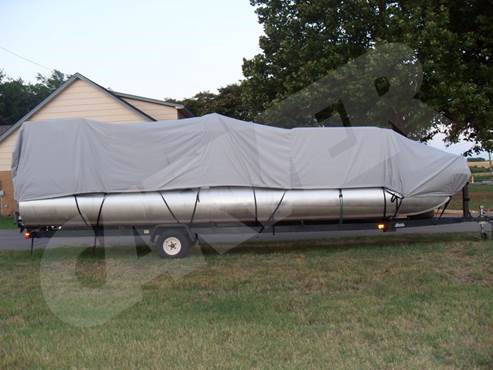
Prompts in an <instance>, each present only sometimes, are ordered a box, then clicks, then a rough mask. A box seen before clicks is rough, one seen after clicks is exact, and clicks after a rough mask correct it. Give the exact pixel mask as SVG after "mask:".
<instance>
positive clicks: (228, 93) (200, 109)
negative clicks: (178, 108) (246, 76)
mask: <svg viewBox="0 0 493 370" xmlns="http://www.w3.org/2000/svg"><path fill="white" fill-rule="evenodd" d="M242 92H243V88H242V84H231V85H228V86H225V87H222V88H220V89H218V92H217V93H211V92H209V91H204V92H200V93H198V94H196V95H195V96H194V97H192V98H188V99H185V100H183V101H181V102H180V103H182V104H184V105H185V106H186V107H187V108H188V109H189V110H190V111H191V112H192V113H193V114H195V115H196V116H202V115H204V114H208V113H220V114H224V115H226V116H229V117H233V118H238V119H248V118H249V116H248V112H249V110H248V108H247V107H246V106H245V105H244V103H243V96H242Z"/></svg>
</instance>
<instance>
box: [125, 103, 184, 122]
mask: <svg viewBox="0 0 493 370" xmlns="http://www.w3.org/2000/svg"><path fill="white" fill-rule="evenodd" d="M123 99H124V100H125V101H127V102H129V103H130V104H132V105H133V106H134V107H137V108H138V109H140V110H141V111H142V112H144V113H146V114H148V115H149V116H151V117H153V118H154V119H156V120H158V121H166V120H172V119H178V110H177V109H176V108H173V107H167V106H165V105H161V104H155V103H149V102H145V101H141V100H136V99H129V98H123Z"/></svg>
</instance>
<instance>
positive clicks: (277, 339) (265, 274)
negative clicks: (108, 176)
mask: <svg viewBox="0 0 493 370" xmlns="http://www.w3.org/2000/svg"><path fill="white" fill-rule="evenodd" d="M197 250H198V248H197ZM41 255H42V251H36V253H35V256H34V257H33V258H31V257H30V256H29V254H28V253H27V252H0V298H1V304H0V367H1V368H12V367H18V368H30V367H37V368H60V367H64V368H68V367H78V368H79V367H80V368H95V367H98V368H101V367H118V368H122V367H125V368H128V367H131V368H137V367H152V368H163V367H170V368H181V369H190V368H204V369H205V368H293V369H302V368H375V367H377V368H404V367H405V368H415V369H418V368H419V369H421V368H485V369H486V368H492V367H493V243H492V242H489V241H487V242H482V241H480V240H478V238H477V236H476V235H468V234H467V235H455V236H447V235H443V236H398V235H388V236H381V237H376V238H365V239H353V240H334V241H319V242H304V243H285V244H269V245H263V246H258V245H257V246H253V245H249V246H246V247H242V248H237V249H234V250H233V251H231V252H230V253H228V254H226V255H223V256H219V255H215V254H212V253H208V254H206V255H205V258H204V257H203V256H202V255H201V254H200V253H197V252H196V254H195V255H194V256H192V257H190V258H188V259H185V260H181V261H161V260H159V259H158V258H157V257H154V255H149V256H147V257H145V258H150V259H149V261H148V262H149V266H151V265H155V264H160V265H161V266H170V267H172V266H175V267H176V266H177V264H183V265H190V266H191V265H193V264H194V263H197V262H200V263H199V264H198V266H199V268H195V269H192V272H191V273H190V274H187V275H185V276H182V277H181V278H179V279H173V278H171V277H170V276H169V275H167V274H164V275H162V276H159V277H156V278H154V279H152V280H150V281H149V282H147V283H146V284H144V285H143V297H142V300H140V301H139V302H138V303H137V304H136V305H135V306H133V307H131V308H129V309H127V310H125V311H123V312H122V313H120V314H119V315H117V316H116V317H114V318H113V319H111V320H110V321H109V322H107V323H105V324H103V325H101V326H96V327H91V328H77V327H74V326H71V325H68V324H66V323H64V322H63V321H61V320H60V319H59V318H57V316H55V314H54V313H53V312H52V311H51V310H50V309H49V307H48V306H47V304H46V301H45V299H44V297H43V294H42V291H41V288H40V273H39V271H40V261H41ZM130 256H131V250H130V249H127V250H126V249H121V250H117V251H116V252H115V253H114V254H113V255H112V256H111V257H107V258H108V260H107V262H105V260H104V258H103V257H104V253H103V252H102V250H99V251H98V253H97V255H96V256H93V255H91V254H90V253H84V254H82V256H80V257H79V258H78V260H77V263H76V270H77V276H78V279H79V281H80V282H81V283H82V284H84V286H86V287H92V288H98V287H100V286H102V285H103V284H104V282H105V276H106V272H105V263H110V262H111V263H112V264H118V265H120V266H126V264H127V263H131V258H130ZM70 262H71V258H70V253H69V252H67V250H57V251H54V252H52V259H51V260H50V261H49V262H47V264H45V265H43V266H44V268H47V269H48V271H51V270H53V271H57V269H58V268H60V266H63V265H70ZM60 279H62V277H60Z"/></svg>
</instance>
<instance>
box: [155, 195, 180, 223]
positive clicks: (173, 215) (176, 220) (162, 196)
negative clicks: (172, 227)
mask: <svg viewBox="0 0 493 370" xmlns="http://www.w3.org/2000/svg"><path fill="white" fill-rule="evenodd" d="M159 195H160V196H161V199H162V200H163V202H164V204H165V205H166V208H167V209H168V212H169V213H170V214H171V217H173V219H174V220H175V222H176V223H177V224H179V223H180V221H179V220H178V218H177V217H176V216H175V214H174V212H173V210H172V209H171V207H170V206H169V204H168V202H167V201H166V198H165V197H164V195H163V193H161V192H159Z"/></svg>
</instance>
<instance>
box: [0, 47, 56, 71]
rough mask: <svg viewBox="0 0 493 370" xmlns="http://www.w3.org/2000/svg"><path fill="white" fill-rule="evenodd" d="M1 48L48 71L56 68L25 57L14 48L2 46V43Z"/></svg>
mask: <svg viewBox="0 0 493 370" xmlns="http://www.w3.org/2000/svg"><path fill="white" fill-rule="evenodd" d="M0 49H2V50H3V51H6V52H7V53H9V54H12V55H14V56H16V57H17V58H20V59H22V60H24V61H26V62H29V63H31V64H34V65H36V66H38V67H41V68H44V69H47V70H48V71H50V72H51V71H54V70H55V69H54V68H49V67H47V66H45V65H43V64H41V63H37V62H35V61H34V60H32V59H29V58H26V57H23V56H22V55H19V54H17V53H14V52H13V51H12V50H9V49H7V48H4V47H3V46H1V45H0Z"/></svg>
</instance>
